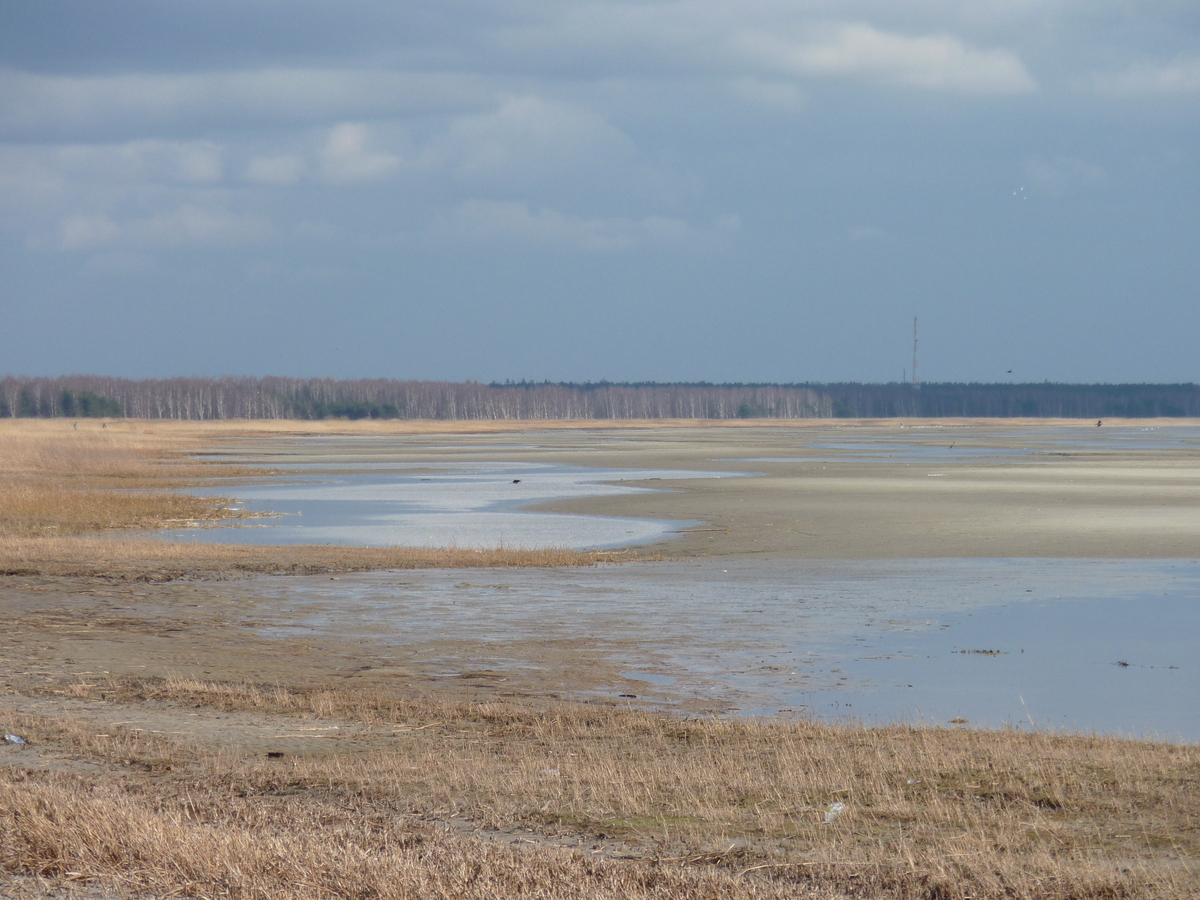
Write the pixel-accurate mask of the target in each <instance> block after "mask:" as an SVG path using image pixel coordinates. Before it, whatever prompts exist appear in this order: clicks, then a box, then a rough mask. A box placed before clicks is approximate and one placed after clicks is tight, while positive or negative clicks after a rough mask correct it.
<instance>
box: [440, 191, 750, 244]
mask: <svg viewBox="0 0 1200 900" xmlns="http://www.w3.org/2000/svg"><path fill="white" fill-rule="evenodd" d="M740 228H741V223H740V221H739V220H738V219H737V217H735V216H727V217H723V218H721V219H718V220H717V221H716V222H714V224H713V226H712V228H711V229H708V230H705V231H702V230H699V229H696V228H694V227H693V226H691V225H689V224H688V223H687V222H685V221H683V220H682V219H676V218H670V217H667V216H646V217H645V218H641V219H627V218H620V217H612V218H591V219H589V218H583V217H580V216H570V215H564V214H563V213H560V212H558V211H557V210H553V209H539V210H536V211H534V210H530V208H529V206H528V205H526V204H525V203H518V202H503V201H496V200H469V201H467V202H465V203H462V204H460V205H459V206H458V207H456V208H455V209H453V210H452V211H451V212H450V213H448V214H446V215H444V216H442V217H441V218H440V219H439V220H438V221H437V222H436V223H435V225H434V227H433V229H432V233H433V234H434V236H435V237H438V238H442V239H446V238H449V239H452V240H455V241H468V242H479V243H488V244H495V243H515V244H531V245H541V246H557V247H568V248H575V249H583V250H589V251H595V252H612V251H618V250H629V249H633V248H635V247H638V246H642V245H645V244H659V245H662V244H684V243H690V242H693V241H695V240H696V239H697V238H702V237H706V236H712V235H718V234H720V235H727V234H731V233H733V232H736V231H738V230H740Z"/></svg>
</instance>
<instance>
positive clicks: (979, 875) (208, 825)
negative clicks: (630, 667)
mask: <svg viewBox="0 0 1200 900" xmlns="http://www.w3.org/2000/svg"><path fill="white" fill-rule="evenodd" d="M101 688H103V690H104V691H105V693H106V694H107V695H108V696H109V697H110V700H118V699H121V700H124V701H129V700H135V699H138V700H140V702H143V703H144V702H151V703H162V702H168V703H170V704H173V705H177V706H180V707H184V708H191V709H194V710H196V709H207V708H211V707H212V706H214V705H215V706H216V707H217V708H219V709H221V710H225V711H233V710H238V711H241V712H243V713H245V712H247V711H252V712H254V713H256V714H259V715H263V716H270V715H279V714H287V715H290V716H302V717H308V718H310V719H312V720H313V721H325V722H340V723H342V725H343V727H346V725H347V724H348V723H351V724H358V725H370V726H371V728H370V732H369V733H370V734H371V735H374V737H375V740H374V742H373V744H371V745H370V746H369V747H366V748H365V749H363V748H360V749H359V751H358V752H346V751H340V752H339V751H338V750H337V749H335V748H331V749H330V751H328V752H324V753H315V752H314V753H309V754H304V755H289V756H286V757H283V758H277V759H268V758H266V754H265V752H262V748H258V749H256V750H249V751H246V752H232V751H229V750H224V751H222V752H219V753H217V754H215V755H214V754H211V753H204V752H202V751H201V750H199V749H198V748H197V747H195V746H191V745H188V744H187V743H184V742H167V741H164V740H161V739H157V738H153V737H151V736H146V735H138V734H131V733H129V732H125V731H122V730H121V729H113V728H111V727H109V728H106V729H105V730H104V731H100V730H99V729H98V728H95V727H93V726H89V725H87V724H85V723H81V722H79V721H77V720H70V719H63V720H53V719H38V718H34V717H25V718H24V719H18V720H17V722H16V724H19V726H20V727H21V728H23V729H25V732H26V733H27V734H28V736H29V737H30V740H31V741H32V742H34V743H35V744H38V745H50V746H53V748H54V749H55V751H56V752H58V753H60V754H64V755H66V756H68V757H71V758H73V759H77V760H80V761H84V762H90V763H93V764H100V765H101V766H103V767H108V768H110V769H111V768H113V767H119V768H120V769H121V771H122V773H123V774H122V775H121V776H120V777H119V778H115V779H104V778H98V777H94V776H84V775H74V776H70V777H68V776H65V775H55V774H47V773H45V772H35V771H32V770H28V771H20V770H16V771H10V772H9V773H8V774H7V775H6V776H0V860H2V863H0V865H2V866H3V867H4V868H6V869H7V870H9V871H11V872H14V873H22V874H25V875H35V874H36V875H42V876H48V877H54V878H57V879H62V878H76V879H107V880H110V881H112V882H114V883H119V884H121V885H125V886H127V887H129V888H130V889H131V890H133V889H137V890H142V891H155V892H160V893H180V894H184V895H190V896H202V897H215V896H232V897H277V896H287V897H304V898H308V897H314V898H315V897H323V896H339V897H342V896H344V897H379V898H390V897H408V896H422V897H424V896H433V897H442V896H446V897H449V896H461V897H474V896H480V897H483V896H489V897H508V896H526V895H533V896H545V897H559V896H563V897H566V896H571V897H583V898H601V897H605V898H607V897H615V896H628V897H660V896H661V897H705V898H707V897H729V898H741V897H808V896H813V897H835V896H855V897H864V898H875V897H878V898H891V897H901V898H929V900H965V898H969V897H972V898H983V897H989V898H990V897H995V898H1001V897H1004V898H1030V900H1033V898H1043V900H1055V898H1064V900H1065V898H1143V897H1144V898H1184V897H1194V896H1197V893H1198V891H1200V870H1198V869H1197V867H1196V865H1195V859H1196V858H1197V855H1198V854H1200V825H1198V824H1197V823H1200V792H1198V791H1197V786H1198V784H1200V748H1196V747H1194V746H1181V745H1169V744H1158V743H1152V742H1143V741H1126V740H1114V739H1100V738H1095V737H1088V736H1058V735H1047V734H1024V733H1020V732H1016V731H1009V732H998V733H988V732H975V731H966V730H955V731H946V730H940V729H915V728H907V727H894V728H881V729H868V728H856V727H830V726H824V725H818V724H813V723H807V722H801V723H782V722H746V721H729V720H714V719H705V720H698V721H684V720H679V719H677V718H673V717H670V716H664V715H658V714H652V713H648V712H643V711H638V710H632V709H610V708H603V707H593V706H584V705H564V704H554V705H550V706H548V707H545V708H542V709H534V708H532V707H531V706H530V705H528V704H523V705H517V704H506V703H490V704H467V703H456V704H452V703H437V702H429V701H421V702H416V701H406V700H401V699H397V698H395V697H390V696H385V695H382V694H380V695H373V696H364V695H362V694H358V693H348V692H338V691H316V692H309V693H305V692H300V691H294V690H288V689H286V688H283V687H278V686H269V687H256V686H250V685H223V684H213V683H206V682H197V681H176V682H169V683H162V682H159V683H141V684H139V683H135V682H126V683H116V682H113V683H109V684H107V685H102V686H99V687H97V688H96V690H99V689H101ZM226 714H228V713H226ZM834 801H840V802H843V803H845V804H846V810H845V812H844V813H842V815H841V816H840V817H839V818H837V819H836V820H835V821H834V822H832V823H830V824H825V811H826V809H827V805H828V804H829V803H831V802H834ZM455 823H459V824H457V825H455ZM452 826H453V827H452ZM518 836H519V837H518ZM497 838H502V840H497ZM514 839H518V840H521V841H523V842H524V845H523V849H521V848H517V849H514V847H512V846H508V845H507V843H506V842H507V841H511V840H514ZM580 845H581V846H583V847H585V848H590V847H593V846H599V845H603V846H605V847H606V848H607V851H606V853H605V854H604V855H606V856H609V857H612V856H616V857H627V859H620V858H618V859H612V858H609V859H594V858H591V857H592V855H591V854H586V853H580V852H567V851H565V850H564V849H562V848H563V846H580ZM1189 861H1190V862H1189Z"/></svg>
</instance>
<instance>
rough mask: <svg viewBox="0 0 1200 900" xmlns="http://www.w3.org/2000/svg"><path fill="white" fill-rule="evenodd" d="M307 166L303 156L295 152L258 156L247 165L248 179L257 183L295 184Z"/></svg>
mask: <svg viewBox="0 0 1200 900" xmlns="http://www.w3.org/2000/svg"><path fill="white" fill-rule="evenodd" d="M307 168H308V166H307V164H306V163H305V162H304V159H303V157H301V156H298V155H296V154H294V153H287V154H283V155H280V156H256V157H254V159H252V160H250V163H249V164H248V165H247V166H246V180H247V181H251V182H254V183H255V184H277V185H289V184H295V183H296V182H297V181H299V180H300V176H302V175H303V174H304V172H305V170H306V169H307Z"/></svg>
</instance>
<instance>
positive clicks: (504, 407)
mask: <svg viewBox="0 0 1200 900" xmlns="http://www.w3.org/2000/svg"><path fill="white" fill-rule="evenodd" d="M16 416H25V417H29V416H36V417H58V416H63V417H72V418H79V417H86V416H104V417H114V418H115V417H122V416H124V417H129V418H138V419H191V420H202V419H325V418H347V419H365V418H371V419H462V420H472V419H491V420H497V419H737V418H743V419H745V418H779V419H808V418H839V417H840V418H895V417H943V416H953V417H959V416H961V417H988V418H1009V417H1054V418H1104V417H1106V416H1108V417H1129V418H1142V417H1152V416H1172V417H1178V416H1188V417H1193V416H1194V417H1200V386H1197V385H1195V384H1055V383H1050V382H1043V383H1040V384H960V383H948V382H947V383H936V382H934V383H925V384H922V385H920V386H919V387H917V386H914V385H912V384H905V383H891V384H855V383H841V384H710V383H707V382H693V383H671V384H664V383H657V382H626V383H612V382H587V383H571V382H530V381H519V382H512V381H506V382H503V383H501V382H493V383H491V384H483V383H480V382H477V381H468V382H449V381H397V380H394V379H356V380H341V379H334V378H283V377H266V378H251V377H240V378H234V377H224V378H150V379H127V378H108V377H104V376H99V375H67V376H61V377H41V378H31V377H23V376H11V375H10V376H7V377H5V378H3V379H0V418H7V417H16Z"/></svg>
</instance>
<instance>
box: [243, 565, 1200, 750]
mask: <svg viewBox="0 0 1200 900" xmlns="http://www.w3.org/2000/svg"><path fill="white" fill-rule="evenodd" d="M464 577H466V578H468V579H469V580H464ZM275 585H279V586H278V587H275ZM265 589H266V590H267V591H268V595H269V596H272V600H273V604H274V605H276V606H278V607H279V608H280V609H283V608H286V609H288V610H289V611H290V612H291V614H292V615H296V614H298V615H299V617H300V618H299V620H298V622H294V623H293V624H292V625H290V626H288V627H287V628H286V629H284V628H282V627H274V628H268V632H272V633H284V632H286V633H290V634H294V633H295V630H296V629H297V628H298V629H300V630H301V631H303V632H306V633H312V634H320V633H322V632H325V631H329V632H336V633H338V634H339V635H341V636H343V637H346V636H349V637H350V638H351V639H358V640H362V641H365V642H368V643H372V644H383V645H390V646H400V645H413V644H425V643H436V642H438V641H476V642H480V643H482V644H483V645H486V646H487V647H488V648H490V649H488V650H485V651H482V652H483V653H484V655H483V657H480V656H479V655H473V657H472V665H474V666H476V667H478V666H484V667H487V668H493V669H497V670H504V669H506V668H507V669H519V668H521V667H523V666H527V665H531V664H532V663H531V661H529V660H525V659H521V658H520V657H519V656H516V655H514V651H512V649H511V648H512V647H513V646H516V645H517V644H519V643H521V642H522V641H531V640H532V641H546V642H560V641H561V642H573V641H581V640H586V641H589V643H590V645H591V646H592V647H593V648H599V649H600V650H601V651H603V653H604V654H605V655H606V656H607V657H608V660H609V662H611V663H612V664H613V665H614V666H616V668H617V670H618V671H620V672H622V673H623V675H624V676H625V679H626V680H621V681H620V682H619V683H616V684H613V685H612V686H611V688H610V690H608V691H607V694H608V695H609V696H613V697H616V696H620V695H622V694H630V693H633V694H638V695H640V697H641V698H642V699H646V698H649V699H651V700H652V701H655V702H659V703H661V704H663V705H667V706H680V707H684V706H686V707H687V708H690V709H695V708H696V707H697V705H699V706H707V707H709V708H711V709H714V710H719V711H726V712H734V713H741V714H750V715H759V714H762V715H769V714H774V713H779V712H794V713H798V714H805V715H814V716H818V717H821V718H826V719H846V718H849V719H853V720H857V721H864V722H867V723H872V724H880V723H888V722H893V721H908V722H933V723H943V724H944V723H946V722H948V721H950V720H952V719H957V718H963V719H966V720H968V721H970V722H971V723H972V724H973V725H980V726H993V727H999V726H1004V725H1010V726H1012V727H1017V728H1031V727H1036V728H1039V729H1065V730H1070V731H1092V730H1095V731H1101V732H1110V733H1120V734H1129V735H1138V736H1146V735H1158V736H1163V737H1167V738H1169V739H1172V740H1187V741H1195V740H1200V701H1197V700H1196V698H1197V697H1200V665H1197V662H1196V661H1197V659H1200V602H1198V599H1200V597H1198V594H1200V563H1197V562H1196V561H1194V560H1166V561H1164V560H1103V561H1097V560H1044V559H1038V560H1004V559H985V560H969V559H968V560H962V559H931V560H869V561H853V560H849V561H842V560H839V561H812V560H808V561H797V560H766V561H730V562H714V561H711V560H704V561H694V562H669V563H645V564H632V565H626V566H602V567H596V568H586V569H570V570H485V571H476V572H471V573H466V572H463V571H421V572H404V573H373V574H369V575H363V576H357V577H354V578H349V579H343V580H341V581H337V582H330V581H328V580H316V579H305V580H301V581H297V582H290V583H287V584H286V585H285V584H283V583H279V582H268V583H267V584H266V585H265ZM272 592H273V593H272ZM978 651H986V652H978ZM472 652H473V654H478V653H479V652H480V651H478V650H473V651H472ZM1121 663H1127V665H1121ZM461 664H462V661H461V660H458V661H456V660H453V659H446V660H445V661H444V667H445V668H446V674H452V672H453V670H454V666H455V665H461Z"/></svg>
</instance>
